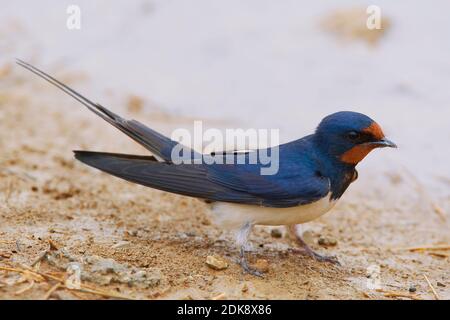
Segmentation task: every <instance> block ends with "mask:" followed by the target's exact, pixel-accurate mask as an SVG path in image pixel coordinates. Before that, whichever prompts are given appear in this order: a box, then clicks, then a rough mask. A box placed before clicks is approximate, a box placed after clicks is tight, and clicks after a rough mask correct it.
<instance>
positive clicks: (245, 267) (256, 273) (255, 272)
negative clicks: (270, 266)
mask: <svg viewBox="0 0 450 320" xmlns="http://www.w3.org/2000/svg"><path fill="white" fill-rule="evenodd" d="M239 264H240V265H241V267H242V270H244V272H246V273H248V274H251V275H254V276H256V277H260V278H264V276H263V274H262V272H261V271H259V270H257V269H254V268H251V267H250V266H249V265H248V263H247V259H246V257H245V249H244V246H242V247H241V250H240V255H239Z"/></svg>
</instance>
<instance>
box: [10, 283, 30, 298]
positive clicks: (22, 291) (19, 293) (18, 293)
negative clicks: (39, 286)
mask: <svg viewBox="0 0 450 320" xmlns="http://www.w3.org/2000/svg"><path fill="white" fill-rule="evenodd" d="M33 286H34V280H31V281H30V283H29V285H28V286H26V287H24V288H22V289H20V290H17V291H16V292H14V294H15V295H17V296H18V295H21V294H22V293H24V292H27V291H28V290H30V289H31V288H33Z"/></svg>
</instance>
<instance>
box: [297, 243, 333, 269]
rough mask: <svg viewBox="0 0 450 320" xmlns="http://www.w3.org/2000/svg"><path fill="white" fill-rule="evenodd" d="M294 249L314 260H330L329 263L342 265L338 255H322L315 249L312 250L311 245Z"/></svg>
mask: <svg viewBox="0 0 450 320" xmlns="http://www.w3.org/2000/svg"><path fill="white" fill-rule="evenodd" d="M292 251H293V252H294V253H298V254H303V255H306V256H308V257H311V258H313V259H314V260H316V261H319V262H328V263H332V264H336V265H338V266H340V265H341V263H340V262H339V260H338V259H337V257H336V256H326V255H321V254H319V253H317V252H315V251H314V250H312V249H311V248H310V247H303V248H293V249H292Z"/></svg>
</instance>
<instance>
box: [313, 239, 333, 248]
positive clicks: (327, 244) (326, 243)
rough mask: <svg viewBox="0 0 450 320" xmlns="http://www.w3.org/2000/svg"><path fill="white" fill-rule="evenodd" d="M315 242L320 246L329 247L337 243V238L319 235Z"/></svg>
mask: <svg viewBox="0 0 450 320" xmlns="http://www.w3.org/2000/svg"><path fill="white" fill-rule="evenodd" d="M317 243H318V244H319V245H321V246H325V247H331V246H335V245H336V244H337V240H336V239H335V238H332V237H320V238H319V240H318V241H317Z"/></svg>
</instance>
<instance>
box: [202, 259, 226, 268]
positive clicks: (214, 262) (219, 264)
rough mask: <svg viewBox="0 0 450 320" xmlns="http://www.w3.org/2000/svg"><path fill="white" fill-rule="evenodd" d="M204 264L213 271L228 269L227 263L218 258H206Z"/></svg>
mask: <svg viewBox="0 0 450 320" xmlns="http://www.w3.org/2000/svg"><path fill="white" fill-rule="evenodd" d="M206 264H207V266H208V267H210V268H211V269H214V270H223V269H226V268H228V263H227V262H226V261H225V260H223V259H222V258H221V257H218V256H207V257H206Z"/></svg>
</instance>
